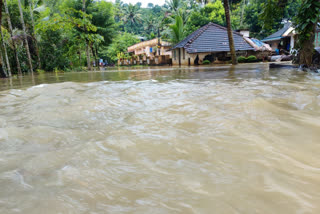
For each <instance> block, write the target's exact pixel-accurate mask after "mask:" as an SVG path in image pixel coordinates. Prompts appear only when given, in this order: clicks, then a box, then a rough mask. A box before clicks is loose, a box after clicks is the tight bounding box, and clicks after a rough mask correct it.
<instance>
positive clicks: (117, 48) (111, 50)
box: [99, 33, 140, 62]
mask: <svg viewBox="0 0 320 214" xmlns="http://www.w3.org/2000/svg"><path fill="white" fill-rule="evenodd" d="M139 41H140V40H139V39H138V38H137V37H136V36H135V35H133V34H131V33H122V34H120V35H118V36H117V37H116V38H114V39H113V41H112V44H111V45H110V46H109V47H108V48H107V49H106V50H101V51H100V52H99V54H100V55H101V56H102V58H108V59H109V61H112V62H116V61H117V60H118V58H120V57H124V54H120V53H126V52H127V49H128V47H130V46H131V45H134V44H136V43H138V42H139Z"/></svg>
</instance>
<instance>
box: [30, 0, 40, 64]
mask: <svg viewBox="0 0 320 214" xmlns="http://www.w3.org/2000/svg"><path fill="white" fill-rule="evenodd" d="M29 9H30V16H31V21H32V33H33V37H34V41H35V47H36V54H37V59H38V68H39V69H41V60H40V54H39V47H38V41H37V38H36V32H35V30H34V18H33V0H29Z"/></svg>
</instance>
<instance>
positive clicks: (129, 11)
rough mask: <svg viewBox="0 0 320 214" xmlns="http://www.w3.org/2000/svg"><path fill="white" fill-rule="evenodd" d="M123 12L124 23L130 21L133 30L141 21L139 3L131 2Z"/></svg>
mask: <svg viewBox="0 0 320 214" xmlns="http://www.w3.org/2000/svg"><path fill="white" fill-rule="evenodd" d="M123 13H124V16H123V21H124V23H126V24H127V23H128V24H129V25H130V27H131V31H132V32H133V27H134V26H135V25H136V24H138V23H140V22H141V13H140V8H139V7H138V6H137V5H133V4H131V3H130V4H129V5H128V6H126V7H125V8H124V9H123Z"/></svg>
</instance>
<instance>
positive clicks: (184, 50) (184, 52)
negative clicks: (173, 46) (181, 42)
mask: <svg viewBox="0 0 320 214" xmlns="http://www.w3.org/2000/svg"><path fill="white" fill-rule="evenodd" d="M182 57H183V59H186V49H184V48H183V52H182Z"/></svg>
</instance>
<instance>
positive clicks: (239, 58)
mask: <svg viewBox="0 0 320 214" xmlns="http://www.w3.org/2000/svg"><path fill="white" fill-rule="evenodd" d="M257 61H258V59H257V57H255V56H253V55H251V56H248V57H247V58H246V57H244V56H239V57H238V62H239V63H244V62H257Z"/></svg>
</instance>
